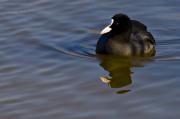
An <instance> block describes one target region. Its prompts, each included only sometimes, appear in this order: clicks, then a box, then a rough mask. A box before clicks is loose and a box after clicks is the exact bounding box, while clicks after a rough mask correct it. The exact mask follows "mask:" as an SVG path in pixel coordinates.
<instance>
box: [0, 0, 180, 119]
mask: <svg viewBox="0 0 180 119" xmlns="http://www.w3.org/2000/svg"><path fill="white" fill-rule="evenodd" d="M179 5H180V1H179V0H158V1H152V0H145V1H142V0H136V1H133V0H121V1H120V0H119V1H110V0H99V1H97V0H83V1H80V0H79V1H77V0H74V1H72V0H29V1H28V0H1V1H0V57H1V58H0V118H1V119H177V118H178V117H179V116H180V113H179V109H180V108H179V105H180V73H179V71H180V25H179V24H180V7H179ZM119 12H122V13H126V14H128V15H129V16H130V17H131V18H133V19H137V20H139V21H141V22H143V23H145V24H146V25H147V27H148V29H149V31H151V33H152V34H153V35H154V37H155V39H156V42H157V45H156V51H157V52H156V56H155V57H152V58H150V59H140V60H139V59H138V60H137V59H132V60H126V59H121V58H120V59H118V58H117V59H116V58H112V57H108V56H107V57H105V58H102V59H99V58H97V57H95V56H94V55H95V52H94V50H95V46H96V42H97V40H98V38H99V35H98V34H97V32H98V31H100V30H101V29H102V28H103V27H104V26H105V25H107V24H108V23H109V20H110V18H111V16H112V15H113V14H115V13H119ZM102 76H103V77H108V78H110V79H111V82H110V83H108V84H107V83H103V82H101V80H100V79H99V78H100V77H102Z"/></svg>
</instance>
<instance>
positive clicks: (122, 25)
mask: <svg viewBox="0 0 180 119" xmlns="http://www.w3.org/2000/svg"><path fill="white" fill-rule="evenodd" d="M112 19H113V23H112V24H111V26H110V28H111V29H112V32H114V33H122V32H126V31H128V30H131V28H132V25H131V20H130V18H129V17H128V16H127V15H125V14H116V15H114V16H113V17H112Z"/></svg>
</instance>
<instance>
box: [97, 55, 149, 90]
mask: <svg viewBox="0 0 180 119" xmlns="http://www.w3.org/2000/svg"><path fill="white" fill-rule="evenodd" d="M98 58H99V59H100V61H101V62H100V66H101V67H103V68H104V69H105V70H106V71H108V72H109V76H101V77H100V80H101V81H102V82H103V83H106V84H108V85H109V86H110V87H111V88H120V90H119V91H118V92H117V93H127V92H129V91H130V89H125V90H124V89H123V88H124V87H126V86H129V85H131V84H132V80H131V74H132V71H131V68H132V67H143V66H144V63H145V62H147V61H150V57H148V58H147V57H143V58H142V57H141V58H138V57H136V58H125V57H118V56H110V55H106V56H102V55H98Z"/></svg>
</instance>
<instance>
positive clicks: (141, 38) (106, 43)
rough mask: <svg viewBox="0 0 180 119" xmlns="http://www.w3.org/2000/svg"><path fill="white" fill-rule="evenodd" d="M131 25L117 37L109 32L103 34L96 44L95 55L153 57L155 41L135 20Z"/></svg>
mask: <svg viewBox="0 0 180 119" xmlns="http://www.w3.org/2000/svg"><path fill="white" fill-rule="evenodd" d="M131 23H132V28H131V29H129V31H127V32H124V33H121V34H119V35H112V34H111V32H110V33H107V34H103V35H102V36H101V37H100V39H99V41H98V43H97V46H96V53H99V54H114V55H121V56H137V55H154V54H155V40H154V38H153V36H152V35H151V33H150V32H148V31H147V27H146V26H145V25H144V24H142V23H140V22H139V21H136V20H131ZM129 34H130V35H129ZM127 36H128V37H127Z"/></svg>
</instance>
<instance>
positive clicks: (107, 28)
mask: <svg viewBox="0 0 180 119" xmlns="http://www.w3.org/2000/svg"><path fill="white" fill-rule="evenodd" d="M113 22H114V20H113V19H112V20H111V24H110V25H108V26H106V27H105V28H104V29H103V30H102V31H101V32H100V34H105V33H108V32H110V31H111V30H112V29H111V28H110V26H111V25H112V24H113Z"/></svg>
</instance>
